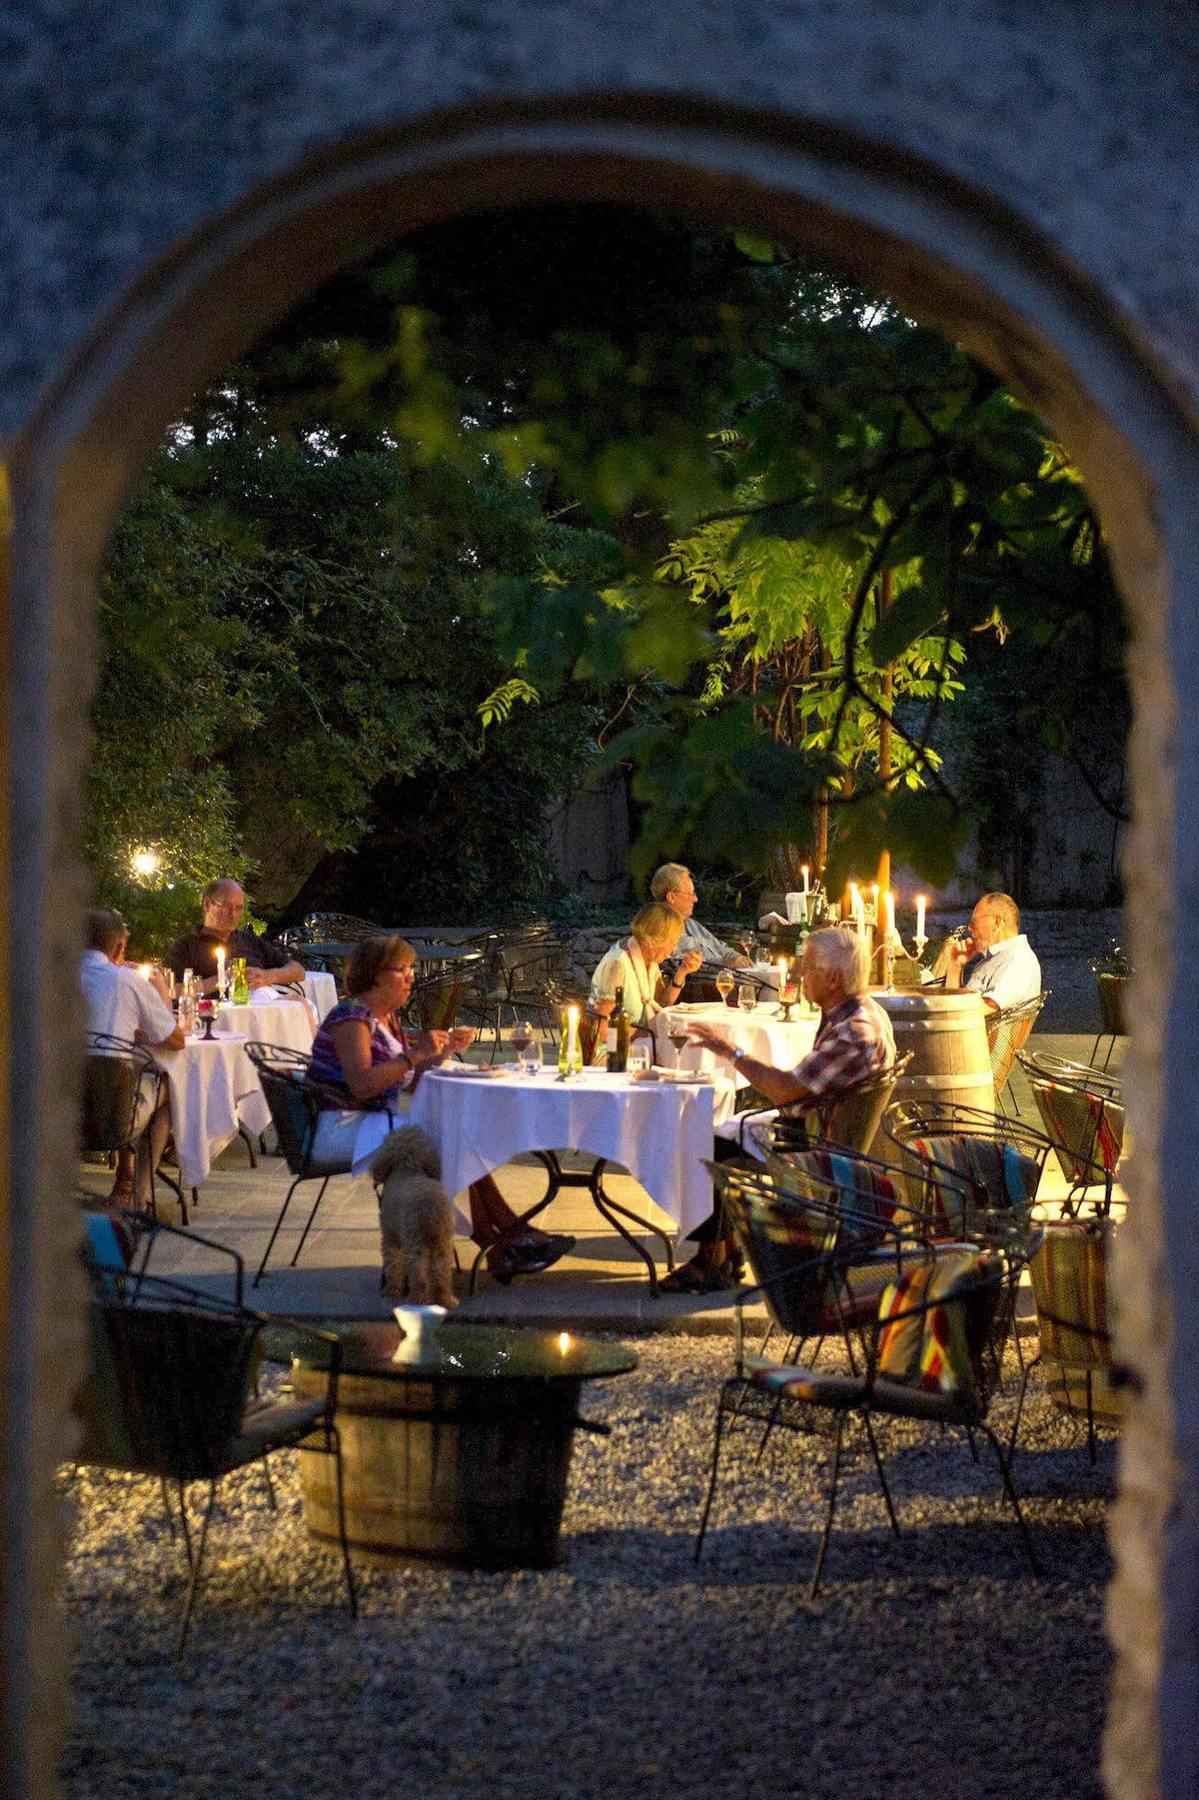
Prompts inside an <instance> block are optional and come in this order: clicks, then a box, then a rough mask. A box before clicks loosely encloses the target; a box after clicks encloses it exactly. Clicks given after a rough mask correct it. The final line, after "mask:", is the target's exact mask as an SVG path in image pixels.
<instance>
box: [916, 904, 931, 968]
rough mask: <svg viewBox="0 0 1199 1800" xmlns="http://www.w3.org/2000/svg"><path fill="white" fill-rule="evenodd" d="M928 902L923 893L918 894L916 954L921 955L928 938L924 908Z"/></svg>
mask: <svg viewBox="0 0 1199 1800" xmlns="http://www.w3.org/2000/svg"><path fill="white" fill-rule="evenodd" d="M926 904H927V902H926V900H925V897H924V895H923V894H917V895H916V955H917V956H919V955H920V953H921V952H922V950H923V949H924V946H925V945H926V944H927V942H928V939H927V937H926V936H925V935H924V908H925V906H926Z"/></svg>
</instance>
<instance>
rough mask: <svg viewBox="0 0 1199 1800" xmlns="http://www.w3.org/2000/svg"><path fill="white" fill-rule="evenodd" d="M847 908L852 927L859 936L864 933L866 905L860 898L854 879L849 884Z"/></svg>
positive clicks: (862, 935)
mask: <svg viewBox="0 0 1199 1800" xmlns="http://www.w3.org/2000/svg"><path fill="white" fill-rule="evenodd" d="M849 910H850V915H851V917H852V919H853V928H854V930H855V931H856V932H857V934H858V936H859V937H864V936H865V933H866V905H865V902H864V901H863V899H862V896H861V893H860V892H859V889H858V884H857V882H856V881H851V882H850V884H849Z"/></svg>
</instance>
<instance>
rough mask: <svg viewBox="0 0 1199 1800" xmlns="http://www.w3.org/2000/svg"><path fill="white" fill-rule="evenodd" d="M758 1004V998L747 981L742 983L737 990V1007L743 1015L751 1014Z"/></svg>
mask: <svg viewBox="0 0 1199 1800" xmlns="http://www.w3.org/2000/svg"><path fill="white" fill-rule="evenodd" d="M757 1003H758V997H757V995H756V994H755V993H754V990H753V989H752V988H751V987H750V985H749V983H748V981H743V982H742V983H741V986H740V987H739V988H738V989H737V1005H738V1006H739V1007H740V1008H741V1011H742V1012H743V1013H751V1012H752V1011H753V1009H754V1007H755V1006H756V1005H757Z"/></svg>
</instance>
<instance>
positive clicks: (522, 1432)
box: [292, 1323, 637, 1569]
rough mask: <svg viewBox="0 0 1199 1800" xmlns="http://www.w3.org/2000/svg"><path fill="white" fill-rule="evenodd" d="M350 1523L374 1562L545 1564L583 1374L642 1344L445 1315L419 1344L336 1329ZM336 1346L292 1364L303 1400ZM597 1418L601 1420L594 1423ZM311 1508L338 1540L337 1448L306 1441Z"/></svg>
mask: <svg viewBox="0 0 1199 1800" xmlns="http://www.w3.org/2000/svg"><path fill="white" fill-rule="evenodd" d="M337 1335H338V1337H339V1339H340V1341H341V1346H342V1372H341V1379H340V1382H339V1384H338V1390H337V1429H338V1433H339V1436H340V1439H341V1454H342V1468H343V1480H344V1487H345V1516H346V1534H347V1536H348V1538H349V1541H350V1543H351V1544H352V1545H353V1546H354V1547H355V1550H356V1552H357V1553H358V1555H360V1556H363V1555H365V1557H366V1559H367V1560H368V1561H381V1562H388V1563H394V1562H408V1561H423V1562H438V1563H449V1564H451V1565H456V1566H458V1567H465V1568H484V1569H505V1568H547V1567H549V1566H550V1565H552V1564H553V1563H555V1562H556V1561H557V1560H558V1536H559V1529H560V1526H561V1521H562V1505H563V1501H564V1500H565V1498H566V1481H567V1475H568V1472H569V1468H570V1454H571V1449H572V1441H573V1437H574V1431H575V1427H576V1426H578V1425H586V1423H587V1422H586V1421H585V1420H582V1419H580V1417H579V1413H578V1408H579V1396H580V1392H581V1389H582V1385H583V1383H584V1382H585V1381H594V1380H597V1379H600V1378H602V1377H606V1376H612V1375H624V1374H627V1373H628V1372H629V1371H630V1370H631V1369H635V1368H636V1366H637V1358H636V1355H635V1354H634V1352H633V1351H631V1350H628V1349H626V1348H625V1347H624V1346H623V1345H619V1344H601V1343H595V1342H591V1341H589V1340H588V1339H586V1338H578V1337H575V1336H573V1335H572V1334H570V1333H568V1332H548V1331H534V1330H530V1329H528V1328H522V1327H513V1328H499V1327H494V1326H486V1325H452V1324H448V1323H447V1324H444V1325H442V1326H441V1327H440V1328H439V1329H438V1330H436V1331H434V1332H432V1333H426V1334H424V1335H423V1336H422V1337H421V1338H420V1339H419V1341H417V1342H415V1343H412V1344H409V1343H408V1342H407V1341H406V1340H405V1339H404V1337H403V1335H402V1333H401V1332H400V1330H399V1328H398V1326H395V1325H390V1324H374V1323H361V1324H355V1325H351V1326H347V1327H342V1326H338V1327H337ZM328 1354H329V1351H328V1346H326V1345H322V1344H316V1343H314V1345H313V1350H312V1352H311V1354H306V1355H302V1356H299V1357H297V1358H296V1359H295V1361H294V1362H293V1365H292V1368H293V1378H294V1382H295V1391H296V1398H297V1399H299V1400H303V1399H308V1398H319V1397H320V1395H321V1394H322V1393H323V1391H324V1389H323V1383H324V1375H323V1372H322V1371H323V1369H324V1367H325V1366H327V1357H328ZM592 1429H596V1428H595V1427H593V1428H592ZM300 1470H301V1479H302V1482H303V1491H304V1516H305V1519H306V1521H307V1525H308V1529H309V1531H310V1532H311V1533H312V1535H313V1536H314V1537H317V1538H322V1539H326V1540H329V1541H333V1542H336V1541H337V1537H338V1530H337V1491H336V1472H335V1470H334V1468H333V1466H332V1463H331V1459H330V1458H329V1457H327V1456H323V1455H316V1454H314V1453H311V1452H307V1453H306V1452H304V1451H303V1450H302V1451H301V1452H300Z"/></svg>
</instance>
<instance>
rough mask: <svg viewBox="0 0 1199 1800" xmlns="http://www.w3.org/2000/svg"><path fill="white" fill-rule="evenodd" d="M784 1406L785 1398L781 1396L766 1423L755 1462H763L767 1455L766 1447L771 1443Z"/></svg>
mask: <svg viewBox="0 0 1199 1800" xmlns="http://www.w3.org/2000/svg"><path fill="white" fill-rule="evenodd" d="M782 1406H783V1396H782V1395H781V1394H780V1395H779V1397H778V1399H777V1400H776V1401H775V1403H774V1406H773V1408H772V1410H771V1414H770V1417H769V1418H768V1419H767V1421H766V1429H765V1431H764V1432H763V1433H762V1438H761V1442H760V1443H759V1445H758V1454H757V1456H756V1457H755V1458H754V1461H755V1462H761V1460H762V1458H763V1456H764V1455H765V1454H766V1446H767V1444H768V1443H769V1442H770V1434H771V1432H772V1431H773V1430H774V1428H775V1426H776V1425H777V1423H778V1416H779V1413H780V1412H781V1411H782Z"/></svg>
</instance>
